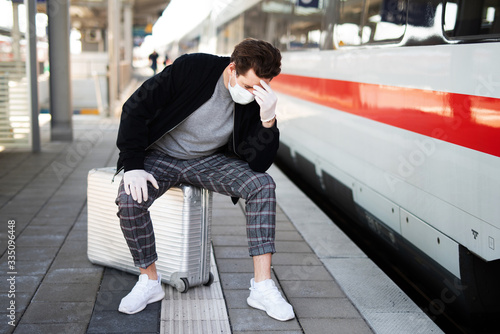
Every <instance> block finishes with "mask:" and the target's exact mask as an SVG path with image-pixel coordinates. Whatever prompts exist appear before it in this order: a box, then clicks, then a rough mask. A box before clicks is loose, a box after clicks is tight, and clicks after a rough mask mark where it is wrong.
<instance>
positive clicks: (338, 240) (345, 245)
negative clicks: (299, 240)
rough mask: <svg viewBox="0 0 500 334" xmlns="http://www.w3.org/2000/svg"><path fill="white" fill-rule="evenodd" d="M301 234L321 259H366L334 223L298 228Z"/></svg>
mask: <svg viewBox="0 0 500 334" xmlns="http://www.w3.org/2000/svg"><path fill="white" fill-rule="evenodd" d="M298 228H299V229H300V233H301V234H302V236H303V237H304V239H305V240H307V242H308V243H309V245H310V246H311V248H313V249H314V251H315V252H316V254H317V255H318V256H319V257H320V258H323V257H366V255H365V254H364V253H363V252H362V251H361V249H359V247H358V246H356V244H354V243H353V242H352V241H351V240H350V239H349V238H348V237H347V236H346V235H345V234H344V233H343V232H342V231H340V230H339V228H338V227H337V226H335V225H334V224H333V223H332V222H325V223H320V224H309V225H307V224H306V225H302V226H298Z"/></svg>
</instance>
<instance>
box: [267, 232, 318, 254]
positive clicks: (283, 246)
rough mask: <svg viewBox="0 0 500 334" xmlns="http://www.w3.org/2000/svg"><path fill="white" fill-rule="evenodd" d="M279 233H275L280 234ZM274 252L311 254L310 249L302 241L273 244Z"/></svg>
mask: <svg viewBox="0 0 500 334" xmlns="http://www.w3.org/2000/svg"><path fill="white" fill-rule="evenodd" d="M280 233H281V232H277V234H280ZM275 246H276V252H283V253H312V252H313V251H312V249H311V247H309V245H308V244H307V242H305V241H303V240H300V241H299V240H296V241H279V240H277V241H276V242H275Z"/></svg>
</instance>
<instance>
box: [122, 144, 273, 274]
mask: <svg viewBox="0 0 500 334" xmlns="http://www.w3.org/2000/svg"><path fill="white" fill-rule="evenodd" d="M144 169H145V170H146V171H147V172H149V173H151V174H152V175H153V176H154V177H155V179H156V181H157V182H158V185H159V189H156V188H154V187H153V186H152V185H151V183H150V182H148V200H147V201H146V202H144V201H143V202H142V203H137V201H134V200H133V198H132V196H131V195H127V194H126V193H125V190H124V186H123V180H122V182H121V183H120V187H119V190H118V196H117V198H116V204H117V205H118V213H117V215H118V217H119V218H120V226H121V229H122V232H123V235H124V237H125V240H126V241H127V244H128V247H129V249H130V252H131V254H132V257H133V259H134V264H135V266H137V267H141V268H147V267H148V266H149V265H151V264H152V263H153V262H155V261H156V260H157V259H158V256H157V254H156V247H155V236H154V231H153V225H152V223H151V217H150V215H149V207H150V206H151V205H152V204H153V202H154V201H155V200H156V199H157V198H159V197H160V196H161V195H163V194H164V193H165V192H166V191H167V190H168V189H169V188H171V187H173V186H175V185H177V184H179V183H185V184H191V185H193V186H196V187H200V188H205V189H208V190H211V191H214V192H217V193H221V194H224V195H228V196H233V197H239V198H243V199H245V201H246V210H245V211H246V229H247V240H248V251H249V254H250V256H255V255H262V254H266V253H275V252H276V250H275V246H274V238H275V226H276V196H275V188H276V184H275V183H274V180H273V179H272V177H271V176H270V175H269V174H267V173H258V172H254V171H253V170H251V169H250V167H249V166H248V164H247V163H246V162H244V161H242V160H239V159H235V158H230V157H226V156H225V155H223V154H214V155H211V156H207V157H201V158H197V159H189V160H179V159H175V158H172V157H170V156H168V155H165V154H162V153H160V152H157V151H150V152H148V154H147V155H146V158H145V161H144Z"/></svg>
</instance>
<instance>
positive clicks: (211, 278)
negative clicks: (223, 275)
mask: <svg viewBox="0 0 500 334" xmlns="http://www.w3.org/2000/svg"><path fill="white" fill-rule="evenodd" d="M213 282H214V274H212V273H209V274H208V282H207V283H205V284H203V285H204V286H209V285H210V284H212V283H213Z"/></svg>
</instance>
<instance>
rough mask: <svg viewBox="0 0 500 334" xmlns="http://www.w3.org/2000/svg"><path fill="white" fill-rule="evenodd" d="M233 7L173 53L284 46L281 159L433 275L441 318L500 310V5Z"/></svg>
mask: <svg viewBox="0 0 500 334" xmlns="http://www.w3.org/2000/svg"><path fill="white" fill-rule="evenodd" d="M216 2H217V1H216ZM225 2H226V3H227V2H228V1H225ZM229 3H230V4H229V5H228V6H227V7H219V8H218V11H216V12H215V14H214V11H213V12H212V15H210V16H208V17H207V19H206V20H205V21H203V22H202V23H201V24H200V25H199V26H198V28H197V29H198V30H197V29H194V30H192V31H190V32H189V33H187V34H186V35H185V37H184V38H183V39H181V40H179V41H178V44H176V45H178V46H179V49H181V50H182V51H187V49H186V48H184V49H182V46H189V51H190V52H191V51H210V52H216V53H219V54H227V53H229V52H230V51H231V50H232V47H233V46H234V44H235V43H237V42H238V41H239V40H241V39H242V38H244V37H255V38H262V39H266V40H268V41H270V42H272V43H274V44H275V45H277V46H279V47H280V48H281V50H282V51H283V66H282V74H280V76H278V77H277V78H275V79H274V80H273V81H272V87H273V89H274V90H275V91H276V92H278V93H279V113H278V120H279V121H278V122H279V128H280V130H281V147H280V152H279V155H280V158H281V159H282V160H283V161H285V162H286V163H287V164H288V165H289V166H290V167H292V168H294V169H296V170H297V171H300V172H301V173H302V175H303V176H304V177H305V178H306V179H307V180H309V182H310V183H311V184H312V185H314V186H315V187H316V189H317V190H319V191H320V192H322V193H323V194H324V195H325V196H327V197H328V198H329V199H330V200H331V201H332V202H334V203H335V204H336V205H337V206H339V207H341V208H342V209H344V210H346V212H348V213H350V214H351V215H353V216H355V217H357V218H358V219H359V220H360V221H362V222H364V223H365V224H366V225H367V226H369V228H370V229H371V230H372V231H374V232H375V233H376V235H378V236H380V237H382V238H383V239H384V240H385V241H386V242H388V243H389V244H391V245H392V246H394V248H393V249H394V252H397V253H398V254H401V253H403V252H405V253H406V252H410V253H411V256H412V257H413V258H414V259H416V260H417V262H420V264H421V267H420V268H421V270H422V273H423V274H425V275H431V276H434V279H436V277H437V284H438V286H440V287H441V289H442V290H441V297H440V298H438V299H437V300H434V301H433V307H434V308H435V310H437V311H436V312H438V313H439V312H442V310H443V309H444V308H446V307H448V306H453V305H459V308H460V309H461V310H462V311H465V313H466V314H469V315H473V314H482V313H496V314H498V312H499V311H500V283H499V282H500V0H481V1H477V0H455V1H441V0H370V1H368V0H276V1H245V2H244V5H243V2H242V1H238V0H235V1H232V2H229ZM214 37H215V39H214ZM214 40H215V41H216V42H215V44H214V42H213V41H214ZM210 43H211V44H210ZM434 274H436V275H434Z"/></svg>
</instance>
